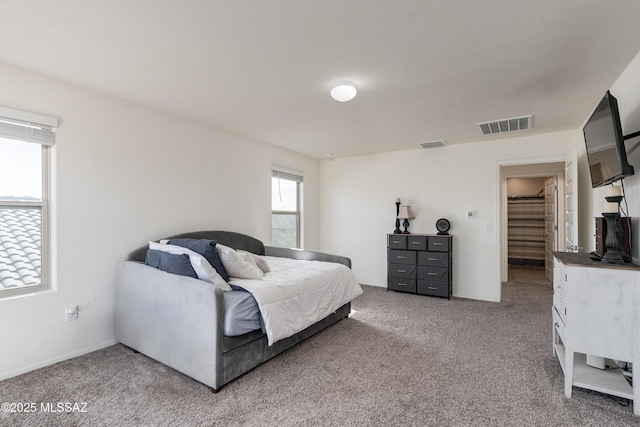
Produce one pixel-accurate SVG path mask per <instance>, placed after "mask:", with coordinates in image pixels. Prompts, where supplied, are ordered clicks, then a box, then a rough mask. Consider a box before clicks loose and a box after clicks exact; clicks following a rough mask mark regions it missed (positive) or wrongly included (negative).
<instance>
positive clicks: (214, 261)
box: [169, 239, 229, 282]
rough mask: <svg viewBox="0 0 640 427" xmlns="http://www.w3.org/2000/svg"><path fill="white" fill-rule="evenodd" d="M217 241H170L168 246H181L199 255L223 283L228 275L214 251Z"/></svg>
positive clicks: (227, 278) (227, 279)
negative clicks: (213, 269)
mask: <svg viewBox="0 0 640 427" xmlns="http://www.w3.org/2000/svg"><path fill="white" fill-rule="evenodd" d="M217 243H218V241H217V240H208V239H171V240H169V244H170V245H177V246H182V247H183V248H187V249H191V250H192V251H194V252H197V253H199V254H200V255H202V256H203V257H205V258H206V259H207V261H209V264H211V266H212V267H213V268H215V269H216V271H217V272H218V274H219V275H220V276H222V278H223V279H224V281H225V282H228V281H229V274H228V273H227V270H226V269H225V268H224V265H222V261H221V260H220V257H219V256H218V251H217V250H216V244H217Z"/></svg>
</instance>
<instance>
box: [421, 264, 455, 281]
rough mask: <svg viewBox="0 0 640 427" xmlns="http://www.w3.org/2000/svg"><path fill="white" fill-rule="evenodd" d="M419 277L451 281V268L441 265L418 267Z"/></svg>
mask: <svg viewBox="0 0 640 427" xmlns="http://www.w3.org/2000/svg"><path fill="white" fill-rule="evenodd" d="M418 279H422V280H432V281H434V282H449V269H448V268H441V267H427V266H423V265H421V266H419V267H418Z"/></svg>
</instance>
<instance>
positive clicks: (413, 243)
mask: <svg viewBox="0 0 640 427" xmlns="http://www.w3.org/2000/svg"><path fill="white" fill-rule="evenodd" d="M420 243H422V242H411V244H412V245H419V244H420Z"/></svg>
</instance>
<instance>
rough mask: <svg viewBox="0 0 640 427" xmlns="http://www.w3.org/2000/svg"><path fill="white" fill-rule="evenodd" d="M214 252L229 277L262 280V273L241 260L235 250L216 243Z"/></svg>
mask: <svg viewBox="0 0 640 427" xmlns="http://www.w3.org/2000/svg"><path fill="white" fill-rule="evenodd" d="M216 250H217V251H218V255H219V256H220V261H222V265H224V269H225V270H227V273H229V276H230V277H235V278H238V279H256V280H262V271H261V270H260V269H259V268H258V267H257V266H255V265H252V264H250V263H249V262H247V261H245V260H244V259H242V257H241V256H240V254H239V253H238V252H237V251H236V250H235V249H233V248H230V247H228V246H225V245H221V244H220V243H218V244H217V245H216Z"/></svg>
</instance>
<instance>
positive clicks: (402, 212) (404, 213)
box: [398, 206, 415, 219]
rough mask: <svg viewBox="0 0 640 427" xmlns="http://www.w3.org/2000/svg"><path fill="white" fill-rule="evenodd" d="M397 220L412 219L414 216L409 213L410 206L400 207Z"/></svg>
mask: <svg viewBox="0 0 640 427" xmlns="http://www.w3.org/2000/svg"><path fill="white" fill-rule="evenodd" d="M398 218H405V219H413V218H415V215H414V214H413V212H411V206H400V213H399V214H398Z"/></svg>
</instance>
